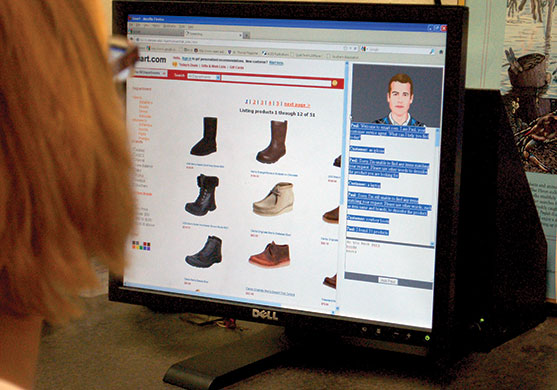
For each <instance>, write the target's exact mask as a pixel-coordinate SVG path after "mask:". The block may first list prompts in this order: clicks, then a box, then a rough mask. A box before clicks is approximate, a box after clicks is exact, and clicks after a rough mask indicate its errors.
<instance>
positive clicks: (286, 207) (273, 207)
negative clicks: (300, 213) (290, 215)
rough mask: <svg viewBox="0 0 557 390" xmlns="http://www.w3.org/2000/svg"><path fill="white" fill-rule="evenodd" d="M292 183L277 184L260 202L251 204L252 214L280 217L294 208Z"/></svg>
mask: <svg viewBox="0 0 557 390" xmlns="http://www.w3.org/2000/svg"><path fill="white" fill-rule="evenodd" d="M293 188H294V185H293V184H292V183H278V184H277V185H275V186H274V187H273V189H272V190H271V192H269V194H268V195H267V196H266V197H265V198H264V199H262V200H260V201H258V202H255V203H254V204H253V212H254V213H255V214H257V215H262V216H266V217H270V216H274V215H280V214H283V213H287V212H289V211H292V209H293V208H294V192H293V191H292V189H293Z"/></svg>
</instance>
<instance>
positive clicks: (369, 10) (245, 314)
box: [109, 0, 468, 354]
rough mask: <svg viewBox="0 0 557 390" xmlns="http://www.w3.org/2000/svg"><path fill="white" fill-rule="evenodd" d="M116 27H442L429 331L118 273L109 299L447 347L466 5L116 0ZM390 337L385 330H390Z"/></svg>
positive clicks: (432, 348) (434, 349)
mask: <svg viewBox="0 0 557 390" xmlns="http://www.w3.org/2000/svg"><path fill="white" fill-rule="evenodd" d="M112 12H113V14H112V16H113V25H112V29H113V33H114V34H122V35H126V33H127V19H128V15H130V14H142V15H168V16H174V15H176V16H178V15H179V16H206V17H242V18H264V19H289V18H290V19H313V20H346V21H374V22H401V23H404V22H419V23H432V24H446V25H447V50H446V67H445V75H446V77H445V88H444V106H443V127H442V140H441V145H442V149H441V166H440V170H441V171H440V183H439V203H438V204H439V207H438V225H437V237H438V238H437V246H436V263H435V279H434V281H435V282H434V292H433V294H434V295H433V296H434V305H433V326H432V330H431V331H427V330H417V329H415V328H412V327H407V326H402V325H396V324H383V323H379V322H374V321H367V320H361V319H353V318H346V317H332V316H327V315H323V314H320V313H312V312H305V311H296V310H289V309H281V308H276V307H264V306H259V305H252V304H246V303H240V302H237V303H235V302H232V301H218V300H215V299H207V298H202V297H194V296H187V295H178V294H170V293H167V292H158V291H152V290H142V289H138V288H130V287H125V286H124V285H123V279H122V277H120V276H116V275H114V274H111V275H110V278H109V299H110V300H111V301H116V302H124V303H131V304H139V305H144V306H148V307H151V308H156V309H157V310H166V311H168V310H171V311H175V312H194V313H203V314H211V315H215V316H223V317H227V318H235V319H240V320H249V321H256V322H265V323H269V324H274V325H282V326H285V327H289V328H297V329H312V330H315V329H320V330H322V331H324V332H328V333H335V334H338V335H341V336H349V337H358V338H369V339H376V338H378V337H379V336H377V335H376V334H375V333H374V332H372V329H374V328H375V326H376V327H382V328H383V329H385V330H386V332H383V333H382V336H381V337H382V338H386V337H388V341H389V342H393V341H394V342H400V343H405V344H414V345H416V346H419V347H423V348H425V349H426V350H427V353H428V354H429V353H443V352H446V350H447V349H449V348H450V345H451V340H450V338H451V334H452V333H453V330H454V327H455V313H454V312H455V308H454V301H455V299H454V298H455V297H454V294H455V288H454V284H455V270H456V264H455V263H456V245H457V226H458V215H459V194H460V164H461V144H462V128H463V118H464V115H463V114H464V81H465V64H466V37H467V25H468V10H467V8H466V7H460V6H434V5H399V4H363V3H331V2H324V3H313V2H312V3H306V2H282V1H279V2H265V3H264V4H263V3H262V2H260V1H226V0H216V1H201V0H200V1H164V0H162V1H133V0H115V1H113V9H112ZM253 309H257V310H261V309H262V310H270V311H272V312H275V313H278V315H276V316H274V317H273V316H269V317H270V319H267V318H262V317H261V316H259V317H258V318H254V317H253ZM401 330H402V331H404V330H409V331H412V332H413V333H412V335H413V337H412V339H411V340H404V339H402V338H400V339H397V337H396V335H399V334H400V331H401ZM387 335H388V336H387Z"/></svg>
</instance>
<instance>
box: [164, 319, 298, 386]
mask: <svg viewBox="0 0 557 390" xmlns="http://www.w3.org/2000/svg"><path fill="white" fill-rule="evenodd" d="M291 347H292V344H291V343H290V342H289V340H288V339H287V338H286V336H285V332H284V328H283V327H279V326H267V327H266V328H264V329H263V330H262V331H260V332H259V333H256V334H254V335H253V336H251V337H247V338H244V339H242V340H239V341H237V342H234V343H230V344H226V345H224V346H222V347H220V348H216V349H212V350H210V351H207V352H204V353H202V354H200V355H196V356H193V357H191V358H188V359H186V360H182V361H181V362H178V363H176V364H174V365H172V367H170V368H169V369H168V371H167V372H166V374H165V376H164V378H163V380H164V381H165V382H167V383H170V384H172V385H176V386H180V387H182V388H184V389H189V390H209V389H220V388H222V387H224V386H227V385H230V384H232V383H235V382H238V381H239V380H241V379H243V378H247V377H249V376H251V375H253V374H254V373H256V372H259V371H261V370H263V369H265V367H268V366H269V364H270V363H271V362H272V361H273V360H274V359H273V358H276V357H278V356H279V355H280V354H282V353H283V352H286V351H288V350H289V349H290V348H291Z"/></svg>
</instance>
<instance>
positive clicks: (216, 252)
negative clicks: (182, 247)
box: [186, 236, 222, 268]
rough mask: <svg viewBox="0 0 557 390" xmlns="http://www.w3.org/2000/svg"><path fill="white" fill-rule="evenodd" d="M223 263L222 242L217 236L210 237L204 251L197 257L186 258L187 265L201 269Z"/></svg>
mask: <svg viewBox="0 0 557 390" xmlns="http://www.w3.org/2000/svg"><path fill="white" fill-rule="evenodd" d="M221 261H222V240H221V239H220V238H218V237H216V236H209V238H207V242H206V243H205V246H204V247H203V249H201V250H200V251H199V252H197V253H196V254H195V255H191V256H186V263H188V264H189V265H191V266H194V267H199V268H208V267H210V266H212V265H213V264H215V263H220V262H221Z"/></svg>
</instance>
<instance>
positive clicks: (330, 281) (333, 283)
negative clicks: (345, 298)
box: [323, 274, 337, 288]
mask: <svg viewBox="0 0 557 390" xmlns="http://www.w3.org/2000/svg"><path fill="white" fill-rule="evenodd" d="M323 284H324V285H325V286H327V287H331V288H337V275H336V274H335V276H333V277H328V276H327V277H326V278H325V280H324V281H323Z"/></svg>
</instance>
